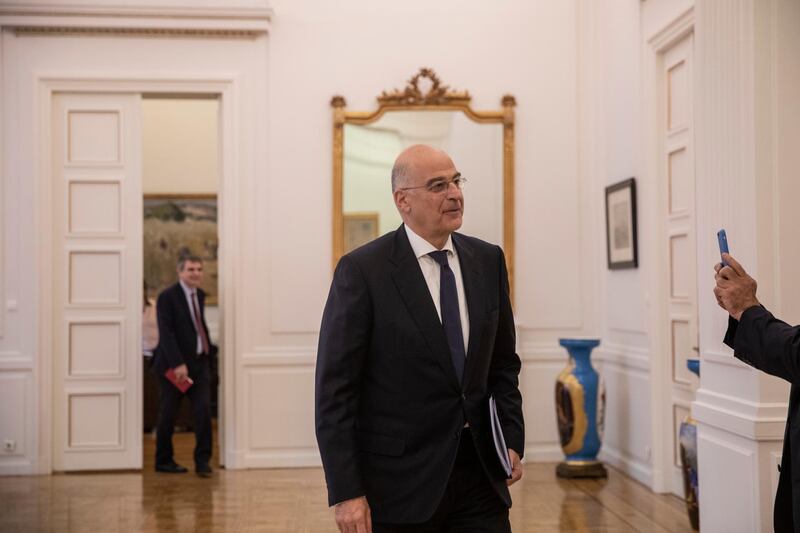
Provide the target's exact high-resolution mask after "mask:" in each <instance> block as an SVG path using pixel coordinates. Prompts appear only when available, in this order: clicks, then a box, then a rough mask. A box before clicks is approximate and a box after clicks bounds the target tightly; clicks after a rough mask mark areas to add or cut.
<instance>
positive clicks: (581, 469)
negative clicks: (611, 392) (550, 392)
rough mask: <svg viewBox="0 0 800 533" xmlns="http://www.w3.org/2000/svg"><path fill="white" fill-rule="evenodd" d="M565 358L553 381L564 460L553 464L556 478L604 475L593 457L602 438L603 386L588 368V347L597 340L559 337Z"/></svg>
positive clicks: (592, 370)
mask: <svg viewBox="0 0 800 533" xmlns="http://www.w3.org/2000/svg"><path fill="white" fill-rule="evenodd" d="M558 342H559V344H560V345H561V346H563V347H564V348H566V349H567V352H568V353H569V361H568V363H567V366H566V368H564V370H562V371H561V373H560V374H559V375H558V379H557V380H556V419H557V421H558V434H559V437H560V440H561V449H562V450H563V451H564V455H565V456H566V458H565V460H564V461H562V462H561V463H559V464H558V466H557V467H556V475H558V476H559V477H591V478H604V477H607V476H608V473H607V472H606V468H605V466H603V463H601V462H600V461H598V460H597V454H598V453H599V452H600V445H601V443H602V440H603V423H604V417H605V404H606V395H605V386H604V384H603V381H602V378H601V377H600V375H599V374H598V373H597V371H596V370H595V369H594V368H593V367H592V362H591V353H592V350H593V349H594V348H595V347H597V346H599V345H600V340H599V339H560V340H559V341H558Z"/></svg>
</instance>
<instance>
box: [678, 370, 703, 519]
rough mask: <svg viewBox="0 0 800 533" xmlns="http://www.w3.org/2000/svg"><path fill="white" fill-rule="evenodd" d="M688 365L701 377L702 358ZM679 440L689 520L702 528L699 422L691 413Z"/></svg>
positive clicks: (682, 427)
mask: <svg viewBox="0 0 800 533" xmlns="http://www.w3.org/2000/svg"><path fill="white" fill-rule="evenodd" d="M686 366H687V367H688V368H689V370H690V371H692V372H694V373H695V374H697V376H698V377H700V360H699V359H689V360H688V361H687V362H686ZM678 442H679V443H680V450H681V464H682V465H683V492H684V494H685V499H686V511H687V512H688V513H689V522H691V524H692V529H695V530H699V529H700V508H699V505H698V501H699V500H698V499H697V498H698V496H699V492H698V485H697V422H695V420H694V418H692V415H691V413H689V415H687V416H686V418H685V419H684V420H683V422H682V423H681V429H680V432H679V437H678Z"/></svg>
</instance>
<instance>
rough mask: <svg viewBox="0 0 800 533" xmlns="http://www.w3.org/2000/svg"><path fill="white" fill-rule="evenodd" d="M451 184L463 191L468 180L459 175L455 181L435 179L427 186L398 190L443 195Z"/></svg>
mask: <svg viewBox="0 0 800 533" xmlns="http://www.w3.org/2000/svg"><path fill="white" fill-rule="evenodd" d="M451 183H452V184H453V185H455V186H456V188H457V189H463V188H464V184H466V183H467V178H465V177H462V176H461V174H458V175H456V176H455V177H454V178H453V179H450V180H444V179H435V180H433V181H431V182H429V183H426V184H425V185H418V186H416V187H400V188H398V190H400V191H408V190H411V189H425V190H426V191H428V192H430V193H433V194H441V193H443V192H445V191H446V190H447V189H448V188H449V187H450V184H451Z"/></svg>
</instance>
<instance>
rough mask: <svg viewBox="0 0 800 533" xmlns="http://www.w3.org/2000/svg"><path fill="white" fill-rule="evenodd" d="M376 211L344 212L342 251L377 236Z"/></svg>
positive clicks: (356, 246) (349, 250)
mask: <svg viewBox="0 0 800 533" xmlns="http://www.w3.org/2000/svg"><path fill="white" fill-rule="evenodd" d="M378 222H379V218H378V212H377V211H375V212H367V213H344V253H348V252H351V251H353V250H355V249H356V248H358V247H359V246H361V245H363V244H367V243H368V242H369V241H371V240H373V239H376V238H378Z"/></svg>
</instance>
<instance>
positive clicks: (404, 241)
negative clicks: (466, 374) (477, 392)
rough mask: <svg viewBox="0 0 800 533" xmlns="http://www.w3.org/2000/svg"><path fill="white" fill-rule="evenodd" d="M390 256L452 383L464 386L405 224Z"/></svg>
mask: <svg viewBox="0 0 800 533" xmlns="http://www.w3.org/2000/svg"><path fill="white" fill-rule="evenodd" d="M389 260H390V262H391V263H393V264H394V265H395V270H394V272H392V279H393V280H394V283H395V286H396V287H397V290H398V292H399V293H400V297H401V298H402V299H403V302H404V303H405V305H406V308H407V309H408V312H409V314H410V316H411V318H412V319H413V320H414V322H415V323H416V325H417V327H418V328H419V330H420V332H422V336H423V337H424V338H425V342H426V343H427V344H428V347H429V348H430V350H431V352H432V353H433V355H434V357H435V358H436V360H437V361H438V362H439V364H440V365H441V366H442V369H443V370H444V372H445V374H447V377H448V379H449V380H450V381H451V383H452V385H453V386H454V387H456V388H458V389H460V386H459V383H458V378H457V377H456V372H455V369H454V368H453V362H452V361H451V360H450V348H448V346H447V338H446V337H445V334H444V328H442V323H441V321H440V320H439V315H438V314H437V313H436V306H435V305H434V304H433V299H431V294H430V292H429V291H428V285H427V284H426V283H425V278H424V277H423V275H422V270H421V269H420V268H419V261H418V260H417V258H416V257H415V256H414V251H413V250H412V248H411V244H410V243H409V242H408V236H407V235H406V230H405V228H404V227H403V226H400V229H398V230H397V231H396V232H395V239H394V249H393V250H392V254H391V256H390V258H389Z"/></svg>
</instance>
